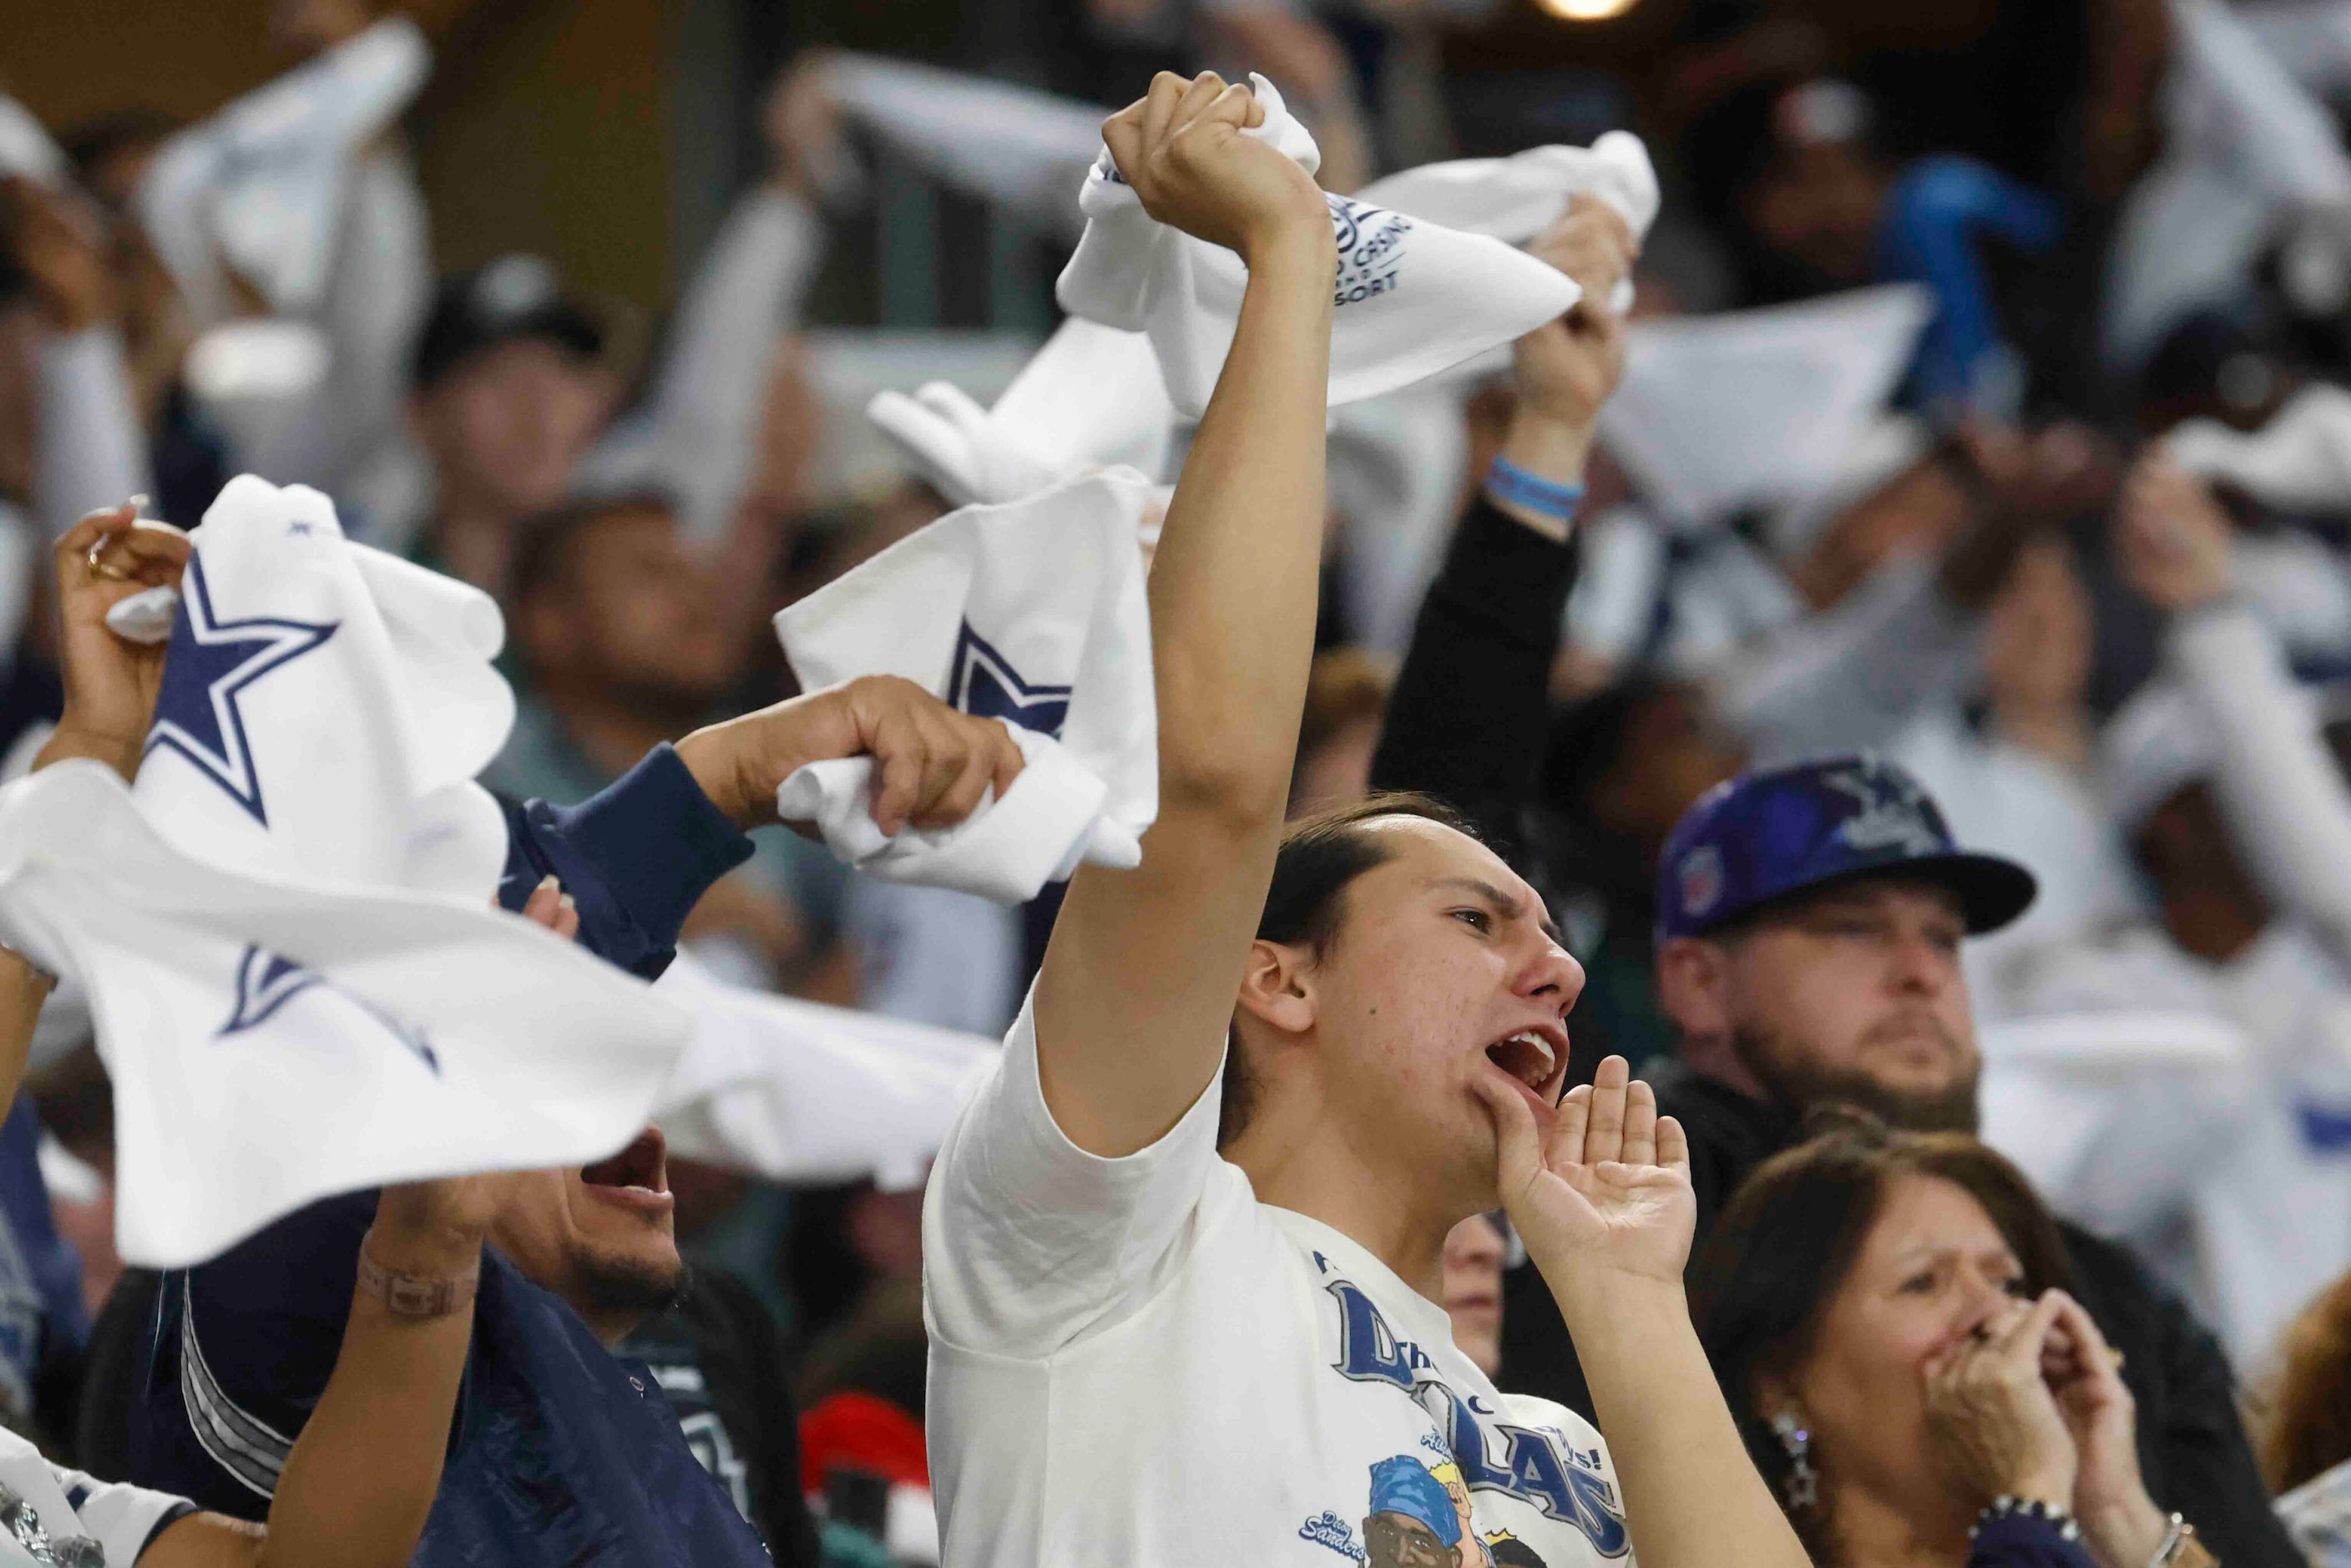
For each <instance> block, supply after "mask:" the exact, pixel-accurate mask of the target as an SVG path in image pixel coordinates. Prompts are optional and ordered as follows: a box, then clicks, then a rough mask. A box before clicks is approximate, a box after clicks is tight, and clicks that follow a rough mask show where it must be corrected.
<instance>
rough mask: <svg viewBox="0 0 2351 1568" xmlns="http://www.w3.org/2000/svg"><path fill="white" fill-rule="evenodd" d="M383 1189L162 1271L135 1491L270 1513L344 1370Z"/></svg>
mask: <svg viewBox="0 0 2351 1568" xmlns="http://www.w3.org/2000/svg"><path fill="white" fill-rule="evenodd" d="M374 1218H375V1194H374V1193H372V1192H364V1193H354V1194H350V1195H347V1196H344V1197H331V1198H328V1199H326V1200H324V1201H323V1202H319V1203H314V1204H312V1205H310V1206H309V1207H307V1208H303V1209H298V1210H297V1211H295V1212H294V1213H293V1214H290V1215H288V1216H287V1217H286V1218H283V1219H281V1220H278V1221H277V1223H276V1224H274V1225H271V1226H270V1227H268V1228H266V1229H265V1230H263V1231H261V1232H260V1233H259V1234H257V1235H256V1236H253V1237H250V1238H248V1239H246V1240H245V1241H242V1242H240V1243H239V1244H238V1245H236V1246H235V1247H234V1248H232V1249H229V1250H228V1251H226V1252H224V1253H223V1254H221V1255H220V1256H219V1257H218V1258H215V1259H214V1260H212V1261H210V1262H208V1263H204V1264H201V1265H199V1266H198V1267H196V1268H194V1269H190V1270H174V1271H173V1272H171V1273H169V1274H166V1275H164V1276H163V1283H162V1295H161V1298H160V1300H159V1301H158V1302H157V1307H156V1312H155V1313H154V1315H153V1316H152V1317H151V1318H150V1319H149V1321H148V1323H147V1326H146V1330H145V1333H144V1336H143V1341H142V1343H141V1354H140V1368H141V1375H140V1376H139V1378H138V1380H137V1383H136V1386H135V1391H134V1396H133V1398H132V1402H131V1476H130V1479H131V1480H132V1481H133V1482H135V1483H136V1484H138V1485H140V1486H143V1487H152V1488H153V1489H155V1490H158V1491H168V1492H175V1493H177V1494H179V1495H180V1496H182V1497H184V1498H191V1499H193V1500H195V1501H196V1502H197V1503H198V1504H200V1505H201V1506H203V1507H204V1508H209V1509H213V1510H215V1511H219V1512H223V1513H227V1514H232V1515H235V1516H236V1517H238V1518H242V1519H250V1520H255V1521H260V1520H264V1519H266V1518H267V1516H268V1512H269V1499H270V1496H271V1494H272V1493H274V1492H275V1491H276V1490H277V1474H278V1471H279V1470H280V1469H282V1468H283V1467H284V1465H285V1463H286V1456H287V1453H288V1452H290V1451H291V1450H292V1448H293V1446H294V1439H295V1438H296V1437H298V1436H299V1435H300V1433H301V1430H302V1426H303V1423H304V1422H306V1421H308V1419H309V1417H310V1412H311V1411H312V1410H313V1409H315V1408H317V1406H318V1403H319V1396H320V1395H322V1394H324V1393H325V1392H326V1388H327V1380H328V1378H329V1377H330V1376H332V1375H333V1374H334V1370H335V1358H336V1356H337V1355H338V1354H340V1352H341V1350H342V1343H343V1328H344V1325H345V1324H346V1323H347V1322H349V1321H350V1313H351V1288H352V1281H353V1280H354V1279H355V1278H356V1277H357V1274H358V1271H359V1252H360V1239H362V1238H363V1237H365V1236H366V1235H367V1230H368V1227H369V1226H370V1225H371V1223H373V1221H374Z"/></svg>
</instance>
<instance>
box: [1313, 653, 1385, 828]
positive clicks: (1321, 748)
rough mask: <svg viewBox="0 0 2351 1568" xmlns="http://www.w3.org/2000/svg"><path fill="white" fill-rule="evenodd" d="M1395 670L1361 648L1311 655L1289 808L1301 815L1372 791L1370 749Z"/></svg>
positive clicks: (1378, 729)
mask: <svg viewBox="0 0 2351 1568" xmlns="http://www.w3.org/2000/svg"><path fill="white" fill-rule="evenodd" d="M1394 683H1395V672H1394V671H1393V670H1392V669H1391V668H1390V667H1389V666H1388V664H1386V663H1385V662H1384V660H1382V659H1381V658H1380V657H1379V656H1378V655H1377V654H1374V653H1368V652H1366V651H1364V649H1361V648H1332V649H1330V650H1328V651H1326V652H1323V653H1317V654H1316V655H1314V667H1313V669H1312V670H1311V672H1310V673H1309V674H1308V675H1307V677H1306V711H1305V716H1304V717H1303V718H1302V719H1301V720H1300V722H1299V727H1298V763H1297V766H1296V767H1295V768H1293V769H1292V770H1291V773H1290V814H1291V815H1292V816H1305V815H1307V814H1308V813H1310V812H1313V811H1319V810H1322V808H1324V807H1325V806H1341V805H1344V804H1346V803H1347V802H1348V801H1350V800H1359V799H1361V798H1362V796H1363V795H1364V792H1365V791H1366V790H1368V789H1370V788H1371V776H1372V750H1373V748H1374V747H1376V746H1378V745H1379V740H1380V716H1381V715H1382V714H1383V713H1384V711H1385V710H1386V708H1387V703H1388V688H1389V686H1390V685H1393V684H1394Z"/></svg>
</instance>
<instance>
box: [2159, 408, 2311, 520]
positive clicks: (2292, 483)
mask: <svg viewBox="0 0 2351 1568" xmlns="http://www.w3.org/2000/svg"><path fill="white" fill-rule="evenodd" d="M2164 445H2165V446H2166V447H2168V449H2169V450H2170V453H2171V455H2172V457H2173V458H2174V459H2175V460H2176V461H2177V462H2178V463H2179V465H2180V466H2181V467H2183V468H2186V469H2188V470H2189V471H2190V472H2191V473H2196V474H2201V475H2203V476H2205V477H2206V478H2208V479H2215V480H2220V481H2223V482H2225V483H2227V484H2231V485H2233V486H2236V487H2237V488H2238V489H2240V490H2242V491H2244V492H2245V493H2246V494H2247V495H2248V496H2251V497H2252V498H2253V499H2254V500H2256V501H2259V502H2262V504H2263V505H2265V506H2271V507H2279V508H2281V509H2283V510H2285V511H2290V512H2351V391H2346V390H2345V389H2343V388H2342V387H2338V386H2335V385H2334V384H2332V383H2330V382H2312V383H2311V384H2310V385H2309V386H2306V387H2304V388H2303V389H2302V390H2301V391H2300V392H2296V393H2294V396H2292V397H2291V398H2288V399H2287V400H2286V401H2285V402H2284V403H2283V405H2282V406H2280V407H2279V409H2278V411H2277V412H2276V413H2273V414H2272V415H2270V417H2269V422H2268V423H2265V424H2263V425H2262V427H2261V428H2260V429H2259V430H2252V431H2245V430H2236V429H2232V428H2231V427H2230V426H2229V425H2225V424H2222V423H2220V421H2219V420H2216V419H2191V420H2188V421H2186V422H2184V423H2181V424H2180V425H2179V426H2178V427H2177V428H2176V429H2174V430H2173V431H2172V432H2171V434H2168V435H2167V436H2165V437H2164Z"/></svg>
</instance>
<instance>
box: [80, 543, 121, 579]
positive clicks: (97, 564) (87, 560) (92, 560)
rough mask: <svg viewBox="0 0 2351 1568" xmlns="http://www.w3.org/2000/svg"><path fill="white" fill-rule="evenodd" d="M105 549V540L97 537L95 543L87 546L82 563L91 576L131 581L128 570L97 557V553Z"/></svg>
mask: <svg viewBox="0 0 2351 1568" xmlns="http://www.w3.org/2000/svg"><path fill="white" fill-rule="evenodd" d="M104 549H106V540H104V539H99V541H98V542H97V543H95V544H93V545H91V546H90V547H89V554H88V555H86V556H84V557H83V558H82V564H83V565H84V566H87V567H89V574H90V575H91V576H92V577H103V578H106V579H108V580H110V581H114V582H129V581H131V580H132V579H131V574H130V573H129V572H127V571H125V570H122V569H121V568H120V567H119V566H116V565H114V564H113V563H112V562H110V561H103V560H100V559H98V558H99V553H100V552H101V551H103V550H104Z"/></svg>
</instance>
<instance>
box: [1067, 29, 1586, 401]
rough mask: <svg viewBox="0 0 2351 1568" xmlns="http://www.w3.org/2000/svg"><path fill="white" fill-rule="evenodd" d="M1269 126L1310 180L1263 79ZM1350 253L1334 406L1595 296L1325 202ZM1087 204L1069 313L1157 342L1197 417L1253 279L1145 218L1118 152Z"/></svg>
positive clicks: (1419, 228)
mask: <svg viewBox="0 0 2351 1568" xmlns="http://www.w3.org/2000/svg"><path fill="white" fill-rule="evenodd" d="M1249 79H1250V81H1251V82H1253V83H1254V84H1255V86H1256V90H1257V95H1258V98H1259V101H1260V102H1262V103H1263V104H1264V105H1265V122H1264V123H1263V124H1262V125H1259V126H1258V127H1257V128H1256V129H1255V130H1252V131H1248V132H1246V134H1248V135H1250V136H1254V137H1257V138H1259V139H1260V140H1262V141H1267V142H1270V144H1272V145H1273V146H1275V147H1277V148H1279V149H1280V150H1281V152H1284V153H1286V154H1288V155H1289V156H1290V157H1291V158H1294V159H1296V160H1297V161H1298V162H1299V163H1301V165H1303V166H1304V167H1305V168H1306V170H1307V171H1308V172H1312V171H1313V170H1314V169H1315V168H1316V167H1317V166H1319V164H1320V162H1321V159H1322V155H1321V153H1320V152H1318V151H1317V150H1316V148H1315V146H1314V139H1313V138H1312V137H1311V136H1310V135H1308V134H1307V132H1306V128H1305V127H1304V126H1302V125H1301V124H1299V123H1298V121H1297V120H1294V119H1293V118H1291V116H1290V112H1289V111H1288V110H1286V109H1284V108H1283V107H1282V103H1281V94H1280V93H1279V92H1277V91H1275V90H1274V87H1273V84H1272V83H1271V82H1269V81H1267V80H1266V79H1265V78H1263V77H1261V76H1252V77H1251V78H1249ZM1324 199H1325V200H1326V201H1327V202H1329V204H1330V207H1331V228H1332V234H1333V235H1334V236H1335V237H1336V238H1337V240H1338V245H1339V273H1338V278H1337V281H1336V285H1335V288H1334V292H1333V295H1332V298H1333V302H1334V303H1335V305H1336V307H1337V315H1336V316H1335V317H1334V319H1333V320H1332V329H1331V393H1330V397H1331V402H1332V404H1333V405H1336V404H1339V403H1346V402H1354V401H1355V400H1356V399H1358V398H1367V397H1377V396H1378V395H1379V394H1380V393H1382V392H1394V391H1395V390H1396V389H1397V388H1399V387H1405V386H1409V385H1411V384H1412V383H1413V382H1417V381H1420V380H1423V379H1424V378H1426V377H1428V376H1433V375H1436V374H1437V373H1438V372H1440V371H1446V370H1448V369H1450V368H1451V367H1453V366H1455V365H1458V364H1459V363H1461V362H1462V361H1465V360H1471V359H1475V358H1476V357H1477V356H1478V355H1479V354H1482V353H1484V352H1485V351H1486V350H1489V349H1491V348H1494V347H1496V346H1498V345H1499V344H1503V343H1508V342H1511V341H1513V340H1516V339H1518V338H1520V337H1521V336H1523V335H1524V334H1526V333H1527V332H1529V331H1531V330H1532V329H1535V328H1537V327H1539V326H1541V325H1542V324H1543V323H1544V322H1546V321H1549V320H1552V319H1556V318H1558V317H1560V316H1562V315H1564V314H1565V313H1566V312H1567V310H1568V309H1569V308H1570V307H1572V306H1573V305H1574V303H1575V302H1576V300H1577V299H1579V298H1582V290H1580V289H1579V288H1577V287H1576V286H1575V284H1574V282H1573V280H1572V279H1570V278H1569V277H1567V276H1566V275H1565V274H1563V273H1561V272H1560V271H1558V270H1557V269H1556V268H1553V267H1547V266H1545V265H1544V264H1543V263H1541V262H1540V261H1537V260H1535V259H1534V258H1533V257H1532V256H1527V255H1525V254H1524V253H1522V252H1520V251H1518V250H1514V249H1512V248H1511V247H1510V246H1507V245H1504V244H1503V243H1502V242H1501V241H1499V240H1498V239H1492V238H1489V237H1488V236H1486V235H1471V234H1463V233H1460V232H1459V231H1458V230H1455V229H1448V228H1446V227H1443V226H1442V225H1437V224H1432V223H1426V222H1424V221H1422V220H1420V219H1416V218H1410V217H1406V216H1405V215H1404V214H1401V213H1394V212H1389V211H1388V210H1386V209H1385V208H1383V207H1379V206H1375V205H1373V204H1369V203H1366V202H1363V201H1358V200H1355V199H1353V198H1352V197H1348V196H1335V195H1333V196H1326V197H1325V198H1324ZM1078 205H1079V207H1080V209H1081V211H1082V212H1083V213H1084V214H1085V215H1086V232H1085V233H1084V234H1083V235H1081V236H1080V238H1079V240H1078V248H1077V253H1076V254H1075V255H1073V256H1071V257H1070V265H1069V266H1068V267H1065V268H1063V269H1062V272H1061V278H1060V280H1059V281H1058V282H1057V283H1056V284H1055V285H1054V294H1055V297H1056V298H1059V299H1060V300H1061V308H1063V309H1065V310H1067V311H1069V312H1070V313H1071V315H1074V316H1083V317H1085V318H1086V319H1089V320H1092V321H1099V322H1101V323H1102V325H1103V326H1106V327H1118V328H1122V329H1126V330H1128V331H1144V332H1148V333H1149V334H1150V335H1151V345H1152V347H1153V348H1154V349H1155V350H1158V352H1159V368H1160V370H1161V371H1162V372H1163V373H1164V374H1165V377H1166V381H1167V395H1168V398H1169V400H1170V401H1171V402H1174V403H1175V408H1176V411H1177V412H1178V413H1182V414H1183V415H1185V416H1186V418H1189V419H1197V418H1199V417H1200V415H1201V413H1203V412H1205V411H1206V410H1207V406H1208V394H1209V393H1210V392H1214V391H1215V390H1216V384H1217V372H1218V371H1221V370H1222V369H1223V368H1224V363H1225V355H1226V352H1227V351H1228V350H1230V348H1231V347H1232V341H1233V330H1234V328H1235V326H1236V324H1237V323H1238V321H1239V319H1240V305H1241V294H1242V291H1243V290H1244V289H1245V288H1246V287H1247V285H1248V282H1249V269H1248V268H1247V267H1245V266H1243V265H1242V263H1241V258H1240V257H1239V256H1236V255H1235V254H1234V253H1233V252H1231V251H1229V250H1227V249H1225V248H1224V247H1223V246H1215V245H1210V244H1208V243H1207V242H1206V241H1205V240H1199V239H1195V238H1193V237H1192V236H1191V235H1186V234H1185V233H1183V232H1181V231H1180V230H1177V229H1173V228H1169V227H1167V226H1166V225H1164V224H1161V223H1160V222H1158V221H1157V220H1156V219H1155V218H1154V217H1152V216H1151V214H1148V213H1146V212H1144V210H1143V201H1142V198H1140V197H1139V196H1137V195H1136V194H1135V193H1134V190H1133V189H1132V188H1131V187H1130V186H1129V185H1128V184H1127V183H1126V181H1125V180H1124V179H1123V178H1122V177H1121V176H1120V174H1119V172H1118V164H1117V162H1115V161H1114V160H1113V158H1112V157H1111V155H1110V150H1109V149H1108V148H1107V147H1105V148H1103V149H1102V151H1101V152H1100V153H1099V154H1098V155H1097V156H1096V157H1095V159H1094V164H1093V168H1092V171H1091V172H1089V173H1088V174H1087V175H1086V182H1085V187H1084V189H1083V190H1082V191H1081V192H1080V193H1079V196H1078Z"/></svg>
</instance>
